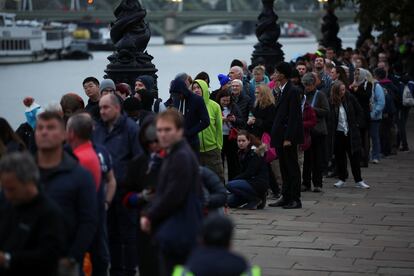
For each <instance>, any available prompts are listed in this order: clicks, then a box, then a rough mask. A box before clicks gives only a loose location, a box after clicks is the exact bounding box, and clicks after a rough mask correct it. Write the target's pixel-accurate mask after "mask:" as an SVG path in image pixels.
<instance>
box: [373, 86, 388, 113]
mask: <svg viewBox="0 0 414 276" xmlns="http://www.w3.org/2000/svg"><path fill="white" fill-rule="evenodd" d="M384 107H385V94H384V90H383V89H382V87H381V85H380V84H379V83H378V82H375V84H374V89H373V93H372V96H371V121H378V120H381V119H382V111H383V110H384Z"/></svg>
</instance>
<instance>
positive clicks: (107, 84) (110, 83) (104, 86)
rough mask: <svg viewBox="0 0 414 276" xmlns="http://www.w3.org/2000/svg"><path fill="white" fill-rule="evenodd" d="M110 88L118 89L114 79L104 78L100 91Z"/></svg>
mask: <svg viewBox="0 0 414 276" xmlns="http://www.w3.org/2000/svg"><path fill="white" fill-rule="evenodd" d="M108 88H109V89H113V90H114V91H115V90H116V87H115V83H114V81H113V80H111V79H104V80H103V81H101V83H100V85H99V92H100V93H101V94H102V91H104V90H105V89H108Z"/></svg>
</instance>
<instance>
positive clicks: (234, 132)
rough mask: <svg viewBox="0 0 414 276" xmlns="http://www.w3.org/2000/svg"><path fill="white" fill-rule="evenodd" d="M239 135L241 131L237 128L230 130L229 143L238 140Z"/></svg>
mask: <svg viewBox="0 0 414 276" xmlns="http://www.w3.org/2000/svg"><path fill="white" fill-rule="evenodd" d="M238 134H239V130H238V129H237V128H235V127H232V128H230V131H229V141H233V140H237V135H238Z"/></svg>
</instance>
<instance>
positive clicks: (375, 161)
mask: <svg viewBox="0 0 414 276" xmlns="http://www.w3.org/2000/svg"><path fill="white" fill-rule="evenodd" d="M371 162H372V164H378V163H379V160H378V159H372V161H371Z"/></svg>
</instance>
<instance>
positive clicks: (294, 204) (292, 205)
mask: <svg viewBox="0 0 414 276" xmlns="http://www.w3.org/2000/svg"><path fill="white" fill-rule="evenodd" d="M282 208H283V209H300V208H302V202H300V201H291V202H289V204H287V205H285V206H283V207H282Z"/></svg>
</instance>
